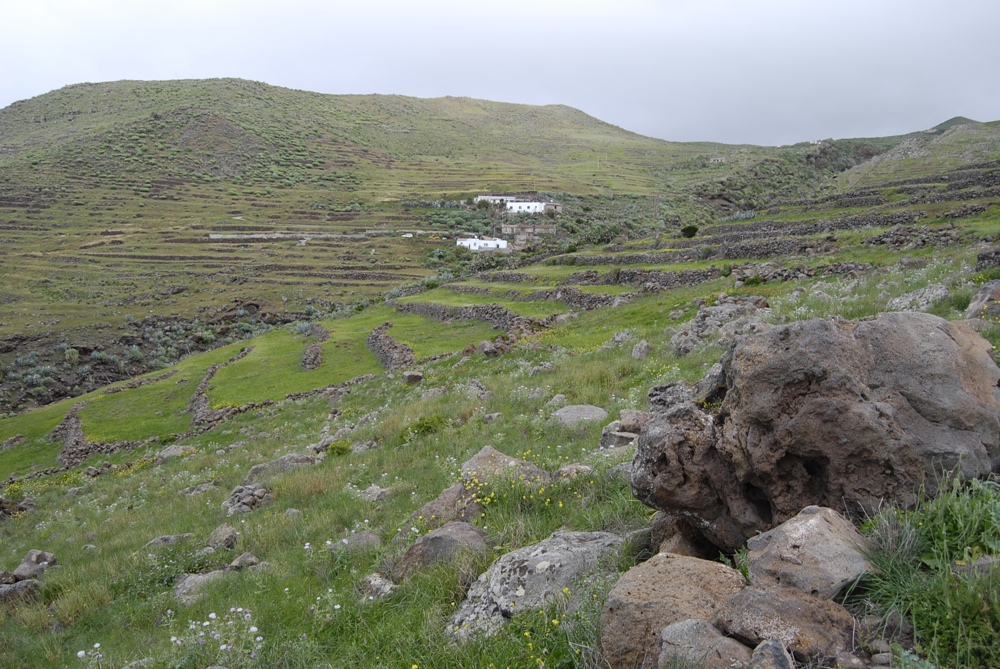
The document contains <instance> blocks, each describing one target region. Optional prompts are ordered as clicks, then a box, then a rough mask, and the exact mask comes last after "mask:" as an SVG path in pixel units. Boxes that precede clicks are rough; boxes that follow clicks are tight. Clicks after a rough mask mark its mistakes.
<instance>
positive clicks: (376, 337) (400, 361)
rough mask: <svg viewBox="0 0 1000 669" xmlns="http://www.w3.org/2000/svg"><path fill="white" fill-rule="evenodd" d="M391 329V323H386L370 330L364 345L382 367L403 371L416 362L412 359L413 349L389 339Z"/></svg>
mask: <svg viewBox="0 0 1000 669" xmlns="http://www.w3.org/2000/svg"><path fill="white" fill-rule="evenodd" d="M391 327H392V323H391V322H389V321H386V322H385V323H382V325H380V326H378V327H377V328H375V329H374V330H372V331H371V334H369V335H368V340H367V341H366V342H365V343H366V345H367V346H368V348H369V349H370V350H371V352H372V353H374V354H375V357H377V358H378V360H379V362H380V363H381V364H382V366H383V367H385V368H386V369H388V370H397V369H405V368H407V367H410V366H412V365H413V364H414V363H415V362H416V361H415V360H414V357H413V349H412V348H410V347H409V346H407V345H406V344H400V343H399V342H397V341H396V340H395V339H393V338H392V337H390V336H389V328H391Z"/></svg>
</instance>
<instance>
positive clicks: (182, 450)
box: [156, 444, 197, 462]
mask: <svg viewBox="0 0 1000 669" xmlns="http://www.w3.org/2000/svg"><path fill="white" fill-rule="evenodd" d="M196 452H197V449H196V448H195V447H194V446H184V445H182V444H171V445H170V446H167V447H166V448H164V449H163V450H162V451H160V452H159V453H157V454H156V461H157V462H164V461H166V460H170V459H171V458H183V457H184V456H186V455H191V454H192V453H196Z"/></svg>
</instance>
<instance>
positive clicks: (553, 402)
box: [545, 393, 566, 407]
mask: <svg viewBox="0 0 1000 669" xmlns="http://www.w3.org/2000/svg"><path fill="white" fill-rule="evenodd" d="M564 404H566V396H565V395H563V394H562V393H558V394H556V395H553V396H552V399H550V400H549V401H548V402H546V403H545V406H547V407H561V406H563V405H564Z"/></svg>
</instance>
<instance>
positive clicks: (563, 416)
mask: <svg viewBox="0 0 1000 669" xmlns="http://www.w3.org/2000/svg"><path fill="white" fill-rule="evenodd" d="M552 418H553V420H555V421H556V422H557V423H559V424H560V425H562V426H563V427H576V426H577V425H580V424H582V423H593V422H597V421H604V420H607V418H608V412H607V411H605V410H604V409H602V408H601V407H595V406H593V405H591V404H571V405H569V406H565V407H563V408H562V409H559V410H557V411H555V412H553V414H552Z"/></svg>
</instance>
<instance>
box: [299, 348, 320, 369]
mask: <svg viewBox="0 0 1000 669" xmlns="http://www.w3.org/2000/svg"><path fill="white" fill-rule="evenodd" d="M322 364H323V347H322V345H320V344H319V343H316V342H313V343H312V344H309V346H307V347H306V350H305V351H304V352H303V353H302V369H304V370H306V371H307V372H311V371H312V370H314V369H317V368H318V367H319V366H320V365H322Z"/></svg>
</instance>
